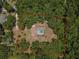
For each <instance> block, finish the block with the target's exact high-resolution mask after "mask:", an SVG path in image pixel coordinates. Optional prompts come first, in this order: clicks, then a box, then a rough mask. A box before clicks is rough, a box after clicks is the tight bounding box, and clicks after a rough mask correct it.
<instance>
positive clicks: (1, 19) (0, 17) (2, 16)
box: [0, 15, 7, 24]
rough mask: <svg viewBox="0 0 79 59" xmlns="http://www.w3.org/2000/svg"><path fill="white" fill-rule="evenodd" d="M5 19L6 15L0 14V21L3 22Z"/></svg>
mask: <svg viewBox="0 0 79 59" xmlns="http://www.w3.org/2000/svg"><path fill="white" fill-rule="evenodd" d="M5 21H7V17H6V16H5V15H0V23H1V24H3V23H4V22H5Z"/></svg>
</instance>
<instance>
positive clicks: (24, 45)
mask: <svg viewBox="0 0 79 59" xmlns="http://www.w3.org/2000/svg"><path fill="white" fill-rule="evenodd" d="M19 46H20V48H21V49H25V48H29V43H28V42H26V39H22V40H21V42H20V44H19Z"/></svg>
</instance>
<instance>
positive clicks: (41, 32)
mask: <svg viewBox="0 0 79 59" xmlns="http://www.w3.org/2000/svg"><path fill="white" fill-rule="evenodd" d="M44 32H45V30H44V28H43V27H38V28H37V29H36V34H37V35H44Z"/></svg>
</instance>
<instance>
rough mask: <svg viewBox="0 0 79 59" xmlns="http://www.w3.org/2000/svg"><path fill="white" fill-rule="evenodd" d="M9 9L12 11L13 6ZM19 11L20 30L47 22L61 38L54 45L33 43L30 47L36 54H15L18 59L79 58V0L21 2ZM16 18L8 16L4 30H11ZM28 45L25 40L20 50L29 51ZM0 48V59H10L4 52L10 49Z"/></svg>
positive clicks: (23, 0) (17, 4)
mask: <svg viewBox="0 0 79 59" xmlns="http://www.w3.org/2000/svg"><path fill="white" fill-rule="evenodd" d="M6 6H7V5H5V7H6ZM7 8H8V9H7ZM7 8H6V9H7V10H10V8H11V7H10V6H8V7H7ZM16 8H17V11H16V12H17V13H18V15H19V20H18V25H19V27H20V29H22V30H23V29H24V28H25V27H26V26H27V28H28V29H30V28H31V27H32V25H33V24H34V23H36V22H37V21H42V22H43V21H48V25H49V27H50V28H52V29H53V30H54V32H55V33H56V34H57V36H58V39H57V40H55V41H52V42H51V43H48V42H41V43H40V42H37V41H36V42H33V43H32V47H31V50H32V51H33V53H32V54H26V53H19V54H17V53H15V55H14V56H16V57H17V59H79V56H78V55H79V1H78V0H18V1H17V2H16ZM13 19H14V17H12V16H8V20H7V22H6V23H5V24H4V26H5V25H6V26H5V27H4V28H6V29H10V30H11V29H12V27H13V25H14V20H13ZM7 37H8V36H7ZM28 45H29V44H28V42H25V41H23V42H21V44H20V46H21V48H25V47H26V48H28ZM0 48H1V49H0V59H7V55H8V54H7V52H8V51H7V52H6V53H4V52H5V51H6V50H5V49H6V48H7V47H2V46H0ZM4 50H5V51H4ZM8 53H9V52H8ZM5 54H6V56H5ZM3 56H5V57H6V58H3Z"/></svg>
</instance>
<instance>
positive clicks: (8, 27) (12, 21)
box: [3, 15, 15, 30]
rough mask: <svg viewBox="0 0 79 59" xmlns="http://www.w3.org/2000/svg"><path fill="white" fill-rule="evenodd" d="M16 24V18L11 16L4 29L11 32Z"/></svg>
mask: <svg viewBox="0 0 79 59" xmlns="http://www.w3.org/2000/svg"><path fill="white" fill-rule="evenodd" d="M14 24H15V18H14V16H11V15H9V16H8V17H7V21H6V22H5V23H4V24H3V27H4V29H7V30H11V29H12V28H13V26H14Z"/></svg>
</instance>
